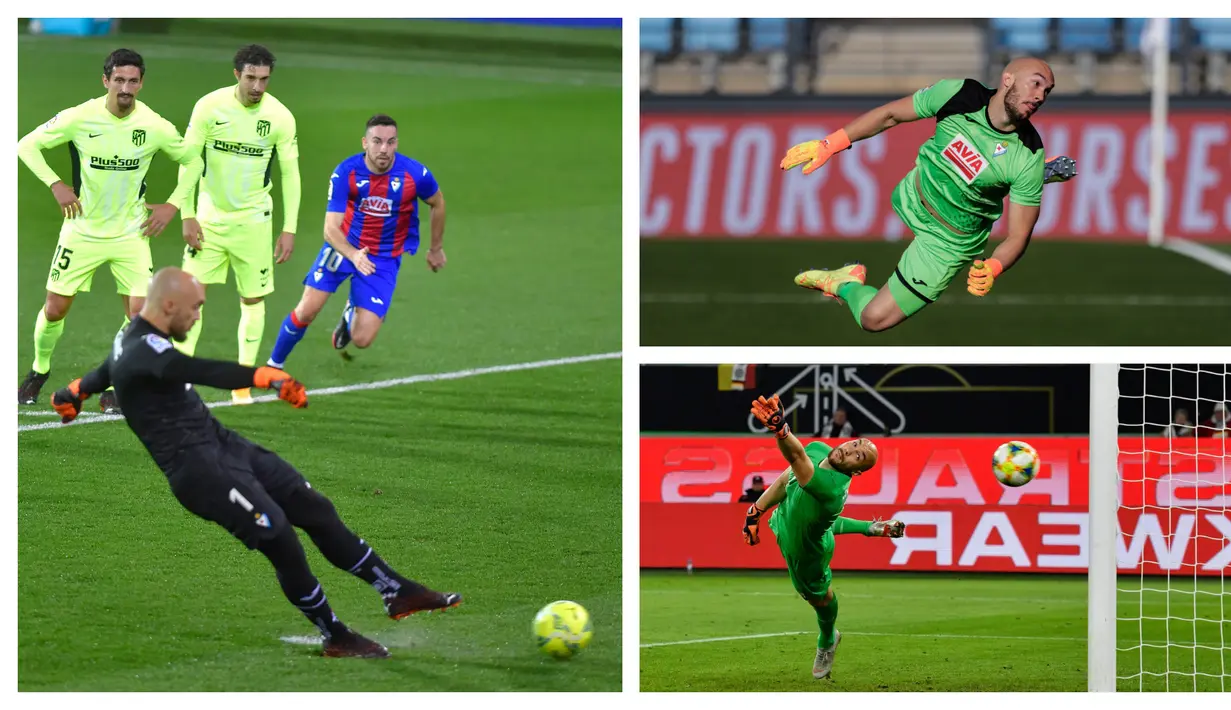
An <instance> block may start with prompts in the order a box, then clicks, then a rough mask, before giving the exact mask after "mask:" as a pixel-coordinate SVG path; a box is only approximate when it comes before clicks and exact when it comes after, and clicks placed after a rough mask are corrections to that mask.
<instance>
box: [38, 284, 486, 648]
mask: <svg viewBox="0 0 1231 710" xmlns="http://www.w3.org/2000/svg"><path fill="white" fill-rule="evenodd" d="M204 302H205V290H204V288H203V287H202V286H201V284H200V283H199V282H198V281H197V280H196V279H195V278H193V277H192V276H190V275H189V274H188V273H186V272H184V271H181V270H180V269H177V268H173V267H169V268H165V269H162V270H161V271H159V272H158V273H157V274H155V275H154V277H153V278H152V279H151V281H150V286H149V295H148V297H147V299H146V302H145V307H144V308H142V310H141V313H140V314H139V315H138V316H136V317H135V318H134V319H133V321H132V323H131V324H130V325H129V326H128V328H126V329H125V330H123V331H121V332H120V333H119V334H118V335H117V336H116V339H115V343H114V344H113V346H112V349H111V353H110V355H108V357H107V358H106V359H105V360H103V363H102V364H101V365H99V366H98V368H97V369H95V370H93V371H92V372H90V373H88V374H86V375H85V376H83V377H81V378H80V379H77V380H74V381H73V382H71V383H69V385H68V386H67V387H65V388H64V389H61V390H59V391H58V392H56V393H55V394H54V395H52V399H51V402H52V406H53V407H55V410H56V412H58V413H59V414H60V417H61V420H62V421H63V422H64V423H66V424H67V423H68V422H71V421H72V420H73V419H75V418H76V417H77V415H78V414H80V413H81V408H82V403H83V402H84V401H85V400H86V399H88V398H89V397H90V396H91V395H93V394H98V393H100V392H103V391H105V390H106V389H107V388H108V387H111V386H114V387H115V393H116V396H117V398H118V399H119V402H120V408H121V411H123V413H124V418H125V420H127V422H128V426H129V428H130V429H132V430H133V433H134V434H136V435H137V438H138V439H140V440H141V443H142V444H144V445H145V448H146V449H147V450H149V452H150V456H152V457H153V458H154V462H155V463H156V464H158V467H159V468H160V469H162V471H163V473H164V474H166V476H167V482H168V483H169V484H170V485H171V492H172V493H173V494H175V497H176V498H177V499H178V500H179V502H180V503H181V504H182V505H183V506H184V507H185V508H187V509H188V510H189V511H190V512H192V513H193V514H195V515H197V516H199V517H201V518H204V519H206V520H210V521H213V522H215V523H218V524H219V525H221V526H222V527H224V528H226V529H227V530H228V531H229V532H230V533H231V534H232V535H234V536H235V537H237V538H239V540H240V541H241V542H243V543H244V544H245V545H247V546H248V547H249V548H250V549H254V550H259V551H260V552H261V554H263V555H265V557H267V558H268V559H269V561H270V563H271V564H273V567H274V571H275V573H276V575H277V578H278V583H279V585H281V587H282V592H283V593H284V594H285V595H286V598H287V600H289V601H290V602H291V604H293V605H294V606H295V608H297V609H299V610H300V611H301V612H303V614H304V616H306V617H308V620H309V621H311V622H312V623H313V624H315V625H316V626H317V628H319V629H320V631H321V634H322V635H323V636H324V646H323V651H324V655H326V656H332V657H361V658H386V657H388V656H389V651H388V650H387V649H386V648H385V647H384V646H382V645H381V644H379V643H377V642H375V641H372V640H371V639H367V638H365V637H363V636H361V635H359V634H357V633H355V632H354V631H352V630H350V629H349V628H347V626H346V625H345V624H343V623H342V622H341V621H339V620H338V617H337V616H336V615H335V614H334V613H333V611H332V610H331V609H330V607H329V602H328V601H327V600H326V599H325V592H324V591H323V590H322V589H321V585H320V583H319V582H318V581H317V579H316V576H315V575H313V574H312V570H311V569H310V568H309V567H308V560H307V558H306V557H305V556H304V550H303V546H302V545H301V544H300V542H299V537H298V536H297V535H296V534H295V528H299V529H301V530H303V531H304V532H306V533H308V536H309V537H311V538H312V542H313V543H314V544H315V545H316V546H317V548H319V549H320V551H321V553H322V554H323V555H324V556H325V559H327V560H329V561H330V562H331V563H333V564H334V566H336V567H338V568H340V569H343V570H346V571H347V572H350V573H351V574H353V575H355V576H356V577H359V578H360V579H362V580H363V581H365V582H367V583H368V584H371V585H372V586H373V587H374V588H375V589H376V591H377V592H379V593H380V594H381V596H382V598H383V600H384V605H385V612H386V613H387V614H388V615H389V617H390V618H393V619H402V618H404V617H406V616H409V615H410V614H414V613H415V612H419V611H437V610H444V609H448V608H451V607H455V606H457V605H458V604H460V603H461V601H462V598H461V595H459V594H454V593H448V594H445V593H441V592H436V591H433V590H431V589H428V588H427V587H424V586H423V585H421V584H419V583H418V582H414V581H412V580H410V579H407V578H406V577H403V576H401V575H400V574H398V573H397V572H396V571H394V570H393V569H392V568H391V567H389V565H388V564H386V563H385V561H384V560H383V559H381V557H380V556H379V555H377V554H376V552H375V551H373V550H372V548H371V547H370V546H368V544H367V543H366V542H364V541H363V540H361V539H360V538H359V537H358V536H356V535H355V534H354V533H353V532H351V531H350V530H349V529H348V528H347V527H346V525H345V524H344V523H343V522H342V520H341V519H340V518H339V517H338V513H337V510H335V509H334V506H333V503H331V502H330V500H329V499H328V498H326V497H325V496H324V495H321V494H320V493H318V492H317V491H316V490H314V489H313V488H312V486H311V485H310V484H309V483H308V482H307V481H306V480H304V477H303V476H302V475H301V474H300V473H299V471H297V470H295V468H294V467H293V466H291V465H290V464H289V463H287V462H286V461H284V460H282V458H281V457H279V456H278V455H277V454H275V453H274V452H272V451H269V450H268V449H265V448H263V447H261V446H259V445H257V444H254V443H252V442H250V441H248V440H247V439H245V438H244V437H242V436H240V435H239V434H236V433H235V432H233V431H231V430H230V429H227V428H226V427H224V426H222V424H221V423H220V422H219V421H218V420H217V419H215V418H214V416H213V415H212V414H210V411H209V409H208V408H207V407H206V406H205V403H204V402H203V401H202V400H201V398H200V396H198V395H197V394H196V392H195V391H194V390H193V389H192V388H191V387H190V385H204V386H208V387H216V388H218V389H222V390H226V391H231V390H236V389H242V388H244V387H257V388H260V389H271V390H274V391H276V392H277V393H278V397H279V398H280V399H282V400H284V401H286V402H288V403H290V404H291V406H293V407H296V408H303V407H306V406H308V397H307V392H306V391H305V390H304V386H303V384H302V383H300V382H298V381H297V380H295V379H294V378H293V377H291V376H290V375H288V374H287V373H285V372H283V371H282V370H278V369H275V368H272V367H258V368H253V367H247V366H244V365H239V364H237V363H232V362H224V361H220V360H204V359H200V358H195V357H190V356H187V355H184V354H183V353H181V352H180V351H178V350H177V349H175V348H174V347H173V346H172V344H171V341H172V340H175V341H183V340H184V338H185V337H186V336H187V334H188V331H189V330H191V329H192V326H193V324H195V323H196V322H197V319H198V318H200V309H201V306H202V304H204Z"/></svg>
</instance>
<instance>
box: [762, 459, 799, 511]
mask: <svg viewBox="0 0 1231 710" xmlns="http://www.w3.org/2000/svg"><path fill="white" fill-rule="evenodd" d="M790 475H791V471H790V470H789V469H788V470H786V471H783V472H782V475H780V476H778V478H777V479H776V480H775V481H774V482H773V483H771V484H770V486H769V488H766V489H765V492H764V493H762V494H761V497H760V498H757V502H756V506H757V508H758V509H759V510H760V511H761V512H762V513H764V512H766V511H768V510H769V509H770V508H772V507H774V506H775V505H778V504H779V503H781V502H782V501H783V499H785V498H786V482H787V478H788V477H789V476H790Z"/></svg>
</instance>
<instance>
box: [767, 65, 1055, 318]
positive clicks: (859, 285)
mask: <svg viewBox="0 0 1231 710" xmlns="http://www.w3.org/2000/svg"><path fill="white" fill-rule="evenodd" d="M1055 83H1056V81H1055V77H1054V75H1053V74H1052V70H1051V67H1049V66H1048V65H1047V63H1046V62H1044V61H1043V60H1041V59H1034V58H1030V57H1023V58H1020V59H1015V60H1013V61H1012V62H1010V63H1009V65H1008V66H1006V67H1005V69H1004V71H1003V72H1002V73H1001V76H1000V81H999V83H998V85H997V87H996V88H995V89H994V90H993V89H990V88H988V87H986V86H983V84H981V83H979V82H977V81H975V80H974V79H944V80H942V81H938V82H936V83H935V84H933V85H931V86H929V87H926V88H923V89H920V90H919V91H917V92H915V93H914V94H913V95H911V96H907V97H905V98H902V99H898V100H897V101H893V102H892V103H888V104H885V105H884V106H881V107H879V108H876V109H873V110H872V111H869V112H868V113H865V114H864V115H862V116H860V117H859V118H857V119H855V120H854V121H852V122H851V123H850V124H849V125H847V126H846V127H845V128H843V129H842V130H839V131H837V132H835V133H833V134H831V135H829V136H827V137H826V138H824V139H823V140H813V141H808V142H806V143H801V144H799V145H796V146H794V147H792V148H791V149H790V150H789V151H788V152H787V154H786V157H785V158H783V159H782V164H781V167H782V169H783V170H790V169H792V168H795V167H797V166H800V165H803V166H804V168H803V173H804V175H809V174H811V173H812V172H813V171H815V170H816V169H818V168H820V167H821V166H822V165H824V164H825V163H826V161H828V160H829V159H830V158H832V157H833V156H834V155H836V154H837V153H839V152H841V151H843V150H846V149H847V148H849V147H850V146H851V143H854V142H856V141H860V140H864V139H866V138H871V137H872V136H875V135H877V134H878V133H881V132H882V131H884V130H886V129H889V128H892V127H894V126H896V125H898V124H900V123H908V122H911V121H917V120H919V119H923V118H935V119H936V132H935V134H933V136H932V137H931V138H930V139H929V140H928V141H927V142H926V143H924V144H923V146H922V147H921V148H920V149H919V157H918V160H917V161H916V163H915V167H914V169H913V170H911V171H910V172H909V173H908V174H907V175H906V177H905V178H904V179H903V180H902V181H901V182H900V183H898V186H897V187H896V188H895V189H894V191H893V196H892V202H893V209H894V211H895V212H897V214H898V216H899V217H901V218H902V221H903V222H904V223H905V224H906V226H907V228H909V229H910V230H911V232H913V233H914V235H915V239H914V241H912V242H911V244H910V246H909V247H907V248H906V252H905V253H904V254H902V258H901V260H899V262H898V266H897V269H895V270H894V273H893V274H892V275H891V276H890V277H889V281H888V283H886V284H885V286H884V287H883V288H881V289H879V290H877V289H876V288H874V287H872V286H867V285H866V283H865V282H866V281H867V269H866V268H865V267H864V266H863V264H859V263H852V264H848V265H847V266H845V267H843V268H841V269H833V270H825V269H817V270H810V271H805V272H803V273H801V274H799V275H798V276H796V277H795V284H796V285H798V286H802V287H804V288H811V289H816V290H818V291H822V292H823V293H825V295H827V296H831V297H833V298H836V299H839V300H841V301H844V302H845V303H846V305H847V307H848V308H850V310H851V314H852V315H854V317H855V322H856V323H858V324H859V327H861V328H863V329H864V330H866V331H870V332H877V331H882V330H888V329H889V328H892V327H893V326H895V325H897V324H899V323H901V322H902V321H904V320H906V319H907V318H909V317H910V316H912V315H914V314H915V313H918V312H919V311H921V310H923V309H924V308H925V307H927V305H928V304H930V303H933V302H935V301H936V299H937V298H939V297H940V295H941V294H942V293H944V290H945V288H946V287H947V286H948V285H949V283H950V282H952V281H953V279H954V278H955V277H956V276H957V275H958V273H959V272H961V270H962V269H963V268H965V267H966V265H967V264H970V263H971V261H972V260H973V265H972V266H971V268H970V272H969V276H968V279H967V290H968V291H969V292H970V293H971V294H972V295H975V296H980V297H981V296H986V295H987V293H988V292H989V291H990V290H991V288H992V284H993V283H994V282H995V281H996V279H998V278H1000V276H1001V274H1003V273H1004V272H1005V271H1007V270H1008V269H1009V268H1011V267H1012V266H1013V264H1015V263H1016V262H1017V260H1018V259H1020V258H1021V257H1022V255H1023V254H1025V252H1026V247H1027V245H1028V244H1029V243H1030V235H1031V233H1032V232H1033V231H1034V225H1035V223H1036V222H1037V221H1038V219H1039V205H1040V203H1041V199H1042V195H1043V185H1044V184H1047V183H1052V182H1064V181H1066V180H1070V179H1072V178H1073V177H1074V176H1076V175H1077V166H1076V163H1074V161H1073V160H1072V159H1071V158H1067V157H1063V156H1062V157H1058V158H1055V159H1053V160H1045V158H1044V153H1043V140H1042V138H1040V137H1039V133H1038V131H1037V130H1035V128H1034V126H1033V125H1031V123H1030V118H1031V117H1032V116H1034V114H1035V113H1036V112H1037V111H1038V110H1039V108H1040V107H1042V105H1043V103H1044V102H1045V101H1046V100H1047V95H1048V94H1049V93H1051V90H1052V88H1053V87H1054V86H1055ZM1006 196H1008V198H1009V209H1008V213H1009V225H1008V226H1009V228H1008V236H1007V237H1006V238H1005V240H1004V241H1003V242H1001V243H1000V245H999V246H997V247H996V249H995V251H994V252H993V253H992V256H991V258H989V259H986V260H984V259H981V258H980V257H981V256H982V255H983V248H984V246H985V245H986V243H987V237H988V234H989V233H990V232H991V230H992V225H993V224H995V222H996V220H998V219H1000V217H1001V215H1002V212H1003V211H1004V199H1005V197H1006Z"/></svg>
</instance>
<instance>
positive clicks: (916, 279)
mask: <svg viewBox="0 0 1231 710" xmlns="http://www.w3.org/2000/svg"><path fill="white" fill-rule="evenodd" d="M891 202H892V204H893V209H894V211H895V212H897V214H898V217H900V218H901V219H902V223H903V224H905V225H906V228H907V229H909V230H910V231H911V233H912V234H914V235H915V238H914V240H913V241H912V242H911V243H910V246H908V247H906V251H905V252H903V253H902V258H901V259H900V260H899V261H898V267H897V268H896V269H895V270H894V272H893V274H892V275H891V276H890V277H889V292H890V294H892V295H893V300H894V302H896V303H897V304H898V308H901V309H902V312H903V313H905V314H906V315H907V316H911V315H914V314H915V313H918V312H919V311H921V310H923V309H924V308H925V307H927V305H928V304H929V303H933V302H934V301H936V299H938V298H940V295H941V294H942V293H944V292H945V289H946V288H948V287H949V284H950V283H952V281H953V279H954V278H956V277H957V276H958V274H960V273H961V272H962V270H963V269H965V268H966V266H967V265H968V264H970V262H971V260H973V259H975V258H977V257H978V256H979V255H980V254H982V253H983V247H984V245H985V244H987V234H986V233H983V234H973V235H959V234H957V233H955V232H951V231H949V228H948V227H946V226H945V225H943V224H941V223H940V222H939V221H938V218H937V217H935V216H933V215H932V214H931V213H930V212H929V211H928V208H927V206H926V205H924V204H923V200H922V198H921V197H920V196H919V186H918V176H917V171H916V170H912V171H911V172H910V174H909V175H907V176H906V178H905V179H903V180H902V181H901V182H900V183H898V186H897V187H896V188H894V190H893V196H892V199H891ZM963 242H965V243H963Z"/></svg>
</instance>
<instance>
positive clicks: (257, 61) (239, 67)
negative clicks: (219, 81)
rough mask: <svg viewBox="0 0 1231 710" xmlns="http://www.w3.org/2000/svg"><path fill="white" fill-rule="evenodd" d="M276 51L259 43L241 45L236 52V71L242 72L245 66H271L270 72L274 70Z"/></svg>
mask: <svg viewBox="0 0 1231 710" xmlns="http://www.w3.org/2000/svg"><path fill="white" fill-rule="evenodd" d="M274 61H275V60H274V53H273V52H271V51H269V50H268V49H266V48H265V47H263V46H261V45H259V44H250V45H248V46H247V47H240V48H239V51H238V52H236V53H235V71H237V72H242V71H243V70H244V67H247V66H253V67H269V73H271V74H272V73H273V71H274Z"/></svg>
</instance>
